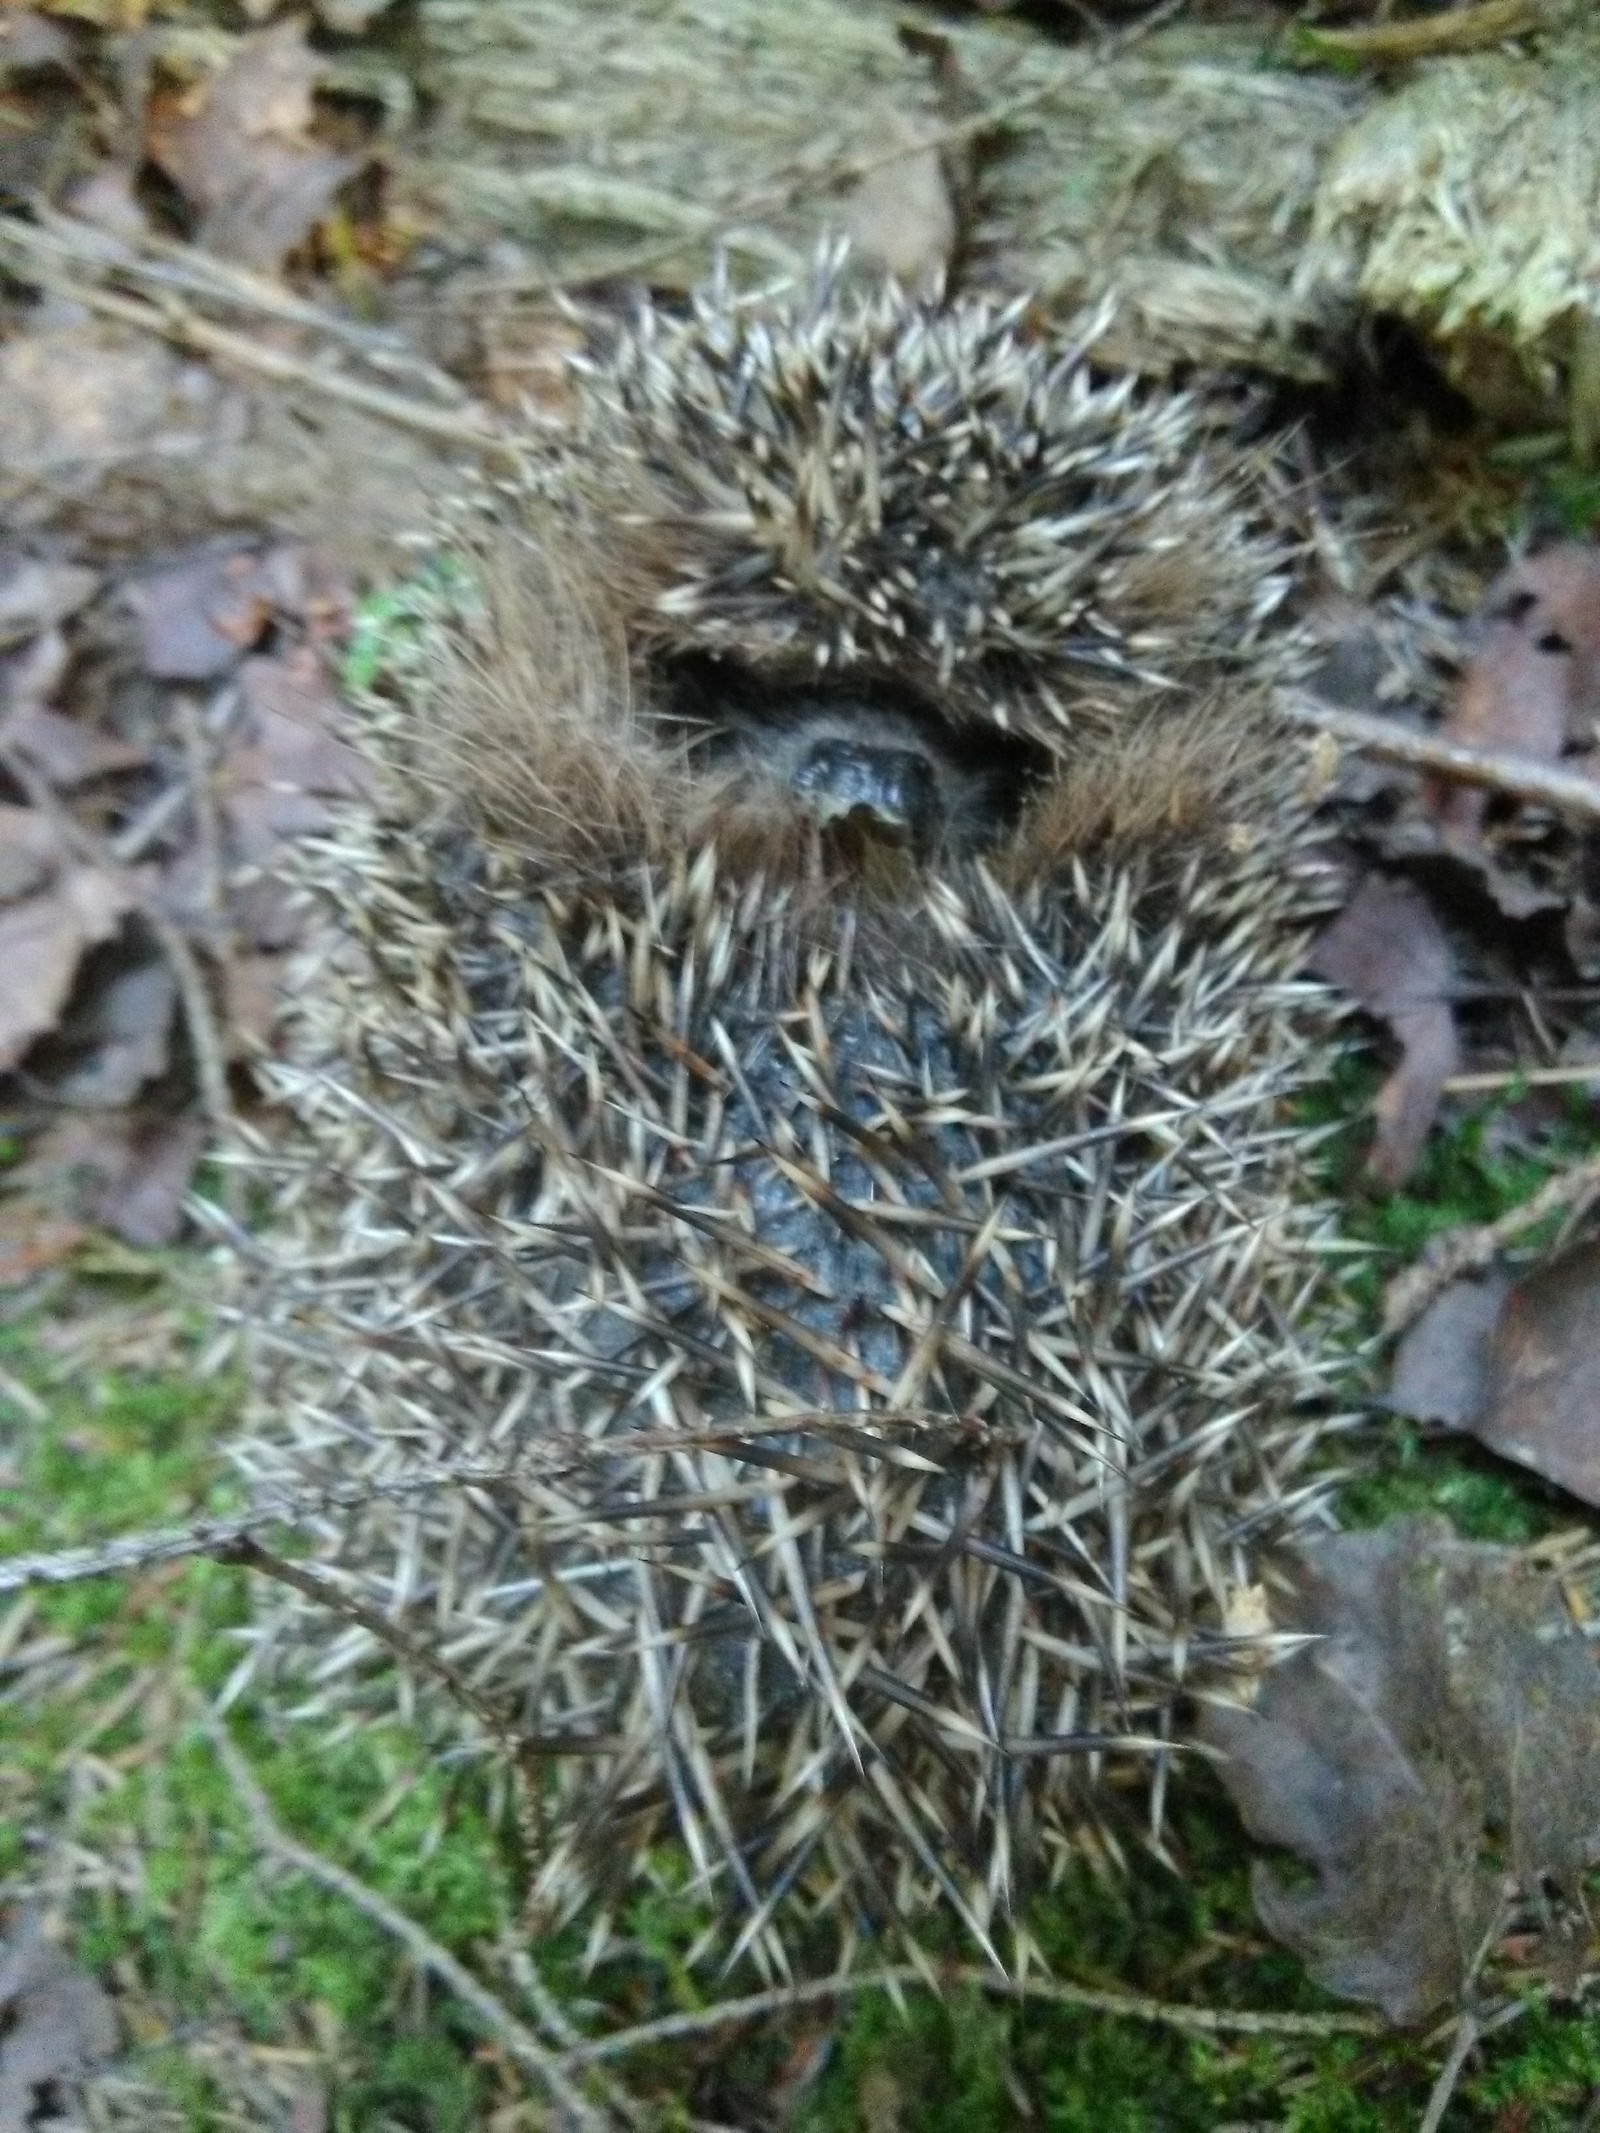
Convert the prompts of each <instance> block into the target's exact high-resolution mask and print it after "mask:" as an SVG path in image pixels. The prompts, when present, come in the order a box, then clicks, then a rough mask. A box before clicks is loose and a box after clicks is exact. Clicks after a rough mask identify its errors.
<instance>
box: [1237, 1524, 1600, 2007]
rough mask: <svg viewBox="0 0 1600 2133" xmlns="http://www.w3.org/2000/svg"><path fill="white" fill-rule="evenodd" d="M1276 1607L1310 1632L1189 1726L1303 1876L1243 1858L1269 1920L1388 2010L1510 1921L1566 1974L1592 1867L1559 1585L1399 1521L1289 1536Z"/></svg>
mask: <svg viewBox="0 0 1600 2133" xmlns="http://www.w3.org/2000/svg"><path fill="white" fill-rule="evenodd" d="M1274 1614H1275V1617H1276V1619H1277V1624H1278V1627H1279V1628H1280V1629H1286V1630H1292V1631H1303V1632H1309V1633H1311V1634H1312V1635H1313V1636H1314V1637H1315V1638H1316V1640H1317V1641H1316V1642H1314V1643H1312V1644H1309V1645H1308V1646H1306V1647H1304V1648H1303V1649H1302V1650H1300V1651H1299V1652H1297V1653H1295V1654H1294V1656H1293V1657H1291V1658H1290V1659H1288V1660H1286V1661H1285V1662H1284V1663H1283V1664H1282V1665H1280V1666H1278V1667H1275V1668H1273V1669H1272V1670H1271V1671H1270V1672H1269V1673H1268V1674H1267V1675H1266V1677H1265V1678H1264V1680H1263V1681H1262V1682H1261V1685H1260V1691H1259V1696H1258V1699H1257V1701H1256V1704H1255V1706H1254V1708H1246V1707H1244V1706H1242V1705H1220V1706H1213V1707H1211V1708H1209V1709H1208V1710H1207V1711H1206V1712H1205V1714H1204V1716H1203V1720H1202V1731H1203V1734H1204V1736H1205V1737H1206V1738H1207V1739H1208V1740H1209V1742H1210V1743H1211V1745H1212V1746H1213V1747H1216V1748H1218V1749H1220V1750H1221V1751H1222V1752H1223V1753H1224V1754H1225V1755H1226V1757H1227V1758H1228V1760H1227V1761H1226V1762H1225V1764H1224V1765H1223V1779H1224V1782H1225V1783H1226V1785H1227V1786H1228V1789H1229V1791H1230V1792H1231V1793H1232V1795H1233V1798H1234V1800H1235V1802H1236V1804H1237V1805H1238V1808H1239V1811H1240V1813H1241V1815H1242V1816H1243V1818H1244V1821H1245V1824H1246V1827H1247V1828H1248V1829H1249V1830H1250V1832H1251V1834H1252V1835H1253V1836H1254V1837H1256V1838H1257V1839H1258V1840H1259V1841H1261V1842H1263V1843H1267V1844H1273V1845H1279V1846H1282V1847H1284V1848H1286V1849H1287V1850H1289V1851H1292V1852H1294V1853H1295V1854H1297V1855H1298V1857H1299V1858H1300V1859H1301V1860H1303V1861H1304V1862H1305V1863H1306V1864H1307V1865H1308V1866H1309V1867H1311V1868H1312V1869H1313V1870H1314V1872H1315V1876H1316V1880H1315V1883H1314V1885H1313V1886H1310V1887H1303V1886H1294V1885H1291V1884H1289V1883H1288V1882H1286V1881H1285V1880H1284V1879H1283V1878H1282V1877H1281V1876H1279V1875H1278V1874H1277V1873H1275V1872H1274V1871H1273V1870H1272V1869H1270V1868H1268V1867H1266V1866H1264V1865H1263V1866H1258V1868H1257V1870H1256V1875H1255V1892H1256V1901H1257V1907H1258V1909H1259V1911H1260V1915H1261V1918H1262V1921H1263V1923H1264V1924H1265V1925H1266V1927H1267V1928H1268V1930H1269V1931H1270V1932H1272V1933H1273V1934H1274V1935H1275V1936H1276V1937H1277V1938H1278V1939H1280V1940H1282V1941H1283V1942H1284V1943H1285V1944H1286V1945H1287V1946H1289V1947H1291V1948H1293V1949H1295V1950H1296V1951H1297V1952H1298V1953H1299V1954H1300V1955H1301V1956H1302V1957H1303V1959H1304V1960H1305V1962H1306V1964H1307V1966H1308V1968H1309V1969H1310V1971H1311V1973H1312V1975H1313V1976H1314V1977H1315V1978H1316V1979H1317V1980H1318V1981H1319V1982H1320V1983H1321V1984H1322V1985H1324V1986H1326V1987H1327V1989H1328V1990H1329V1991H1332V1992H1336V1993H1339V1994H1340V1995H1342V1996H1343V1997H1345V1998H1348V1999H1359V2000H1366V2001H1370V2002H1372V2003H1373V2004H1375V2005H1377V2006H1379V2007H1381V2008H1382V2009H1383V2010H1384V2012H1385V2013H1386V2014H1387V2015H1388V2016H1389V2018H1390V2020H1391V2021H1394V2022H1415V2021H1418V2020H1420V2019H1422V2017H1424V2016H1425V2015H1427V2014H1429V2013H1430V2012H1432V2011H1433V2010H1434V2009H1436V2008H1437V2007H1439V2006H1441V2005H1442V2004H1444V2003H1446V2002H1448V2001H1450V2000H1452V1999H1455V1998H1458V1997H1459V1995H1460V1994H1461V1993H1462V1991H1463V1989H1464V1988H1465V1986H1466V1984H1467V1982H1468V1980H1469V1978H1470V1976H1471V1974H1472V1970H1473V1966H1474V1964H1475V1962H1476V1960H1477V1958H1478V1955H1479V1951H1480V1950H1481V1948H1482V1947H1483V1945H1484V1943H1485V1939H1486V1936H1487V1937H1490V1938H1492V1937H1493V1936H1494V1935H1495V1934H1496V1933H1497V1931H1498V1930H1499V1929H1501V1928H1502V1927H1504V1926H1505V1925H1508V1924H1512V1923H1516V1922H1517V1921H1518V1920H1519V1918H1520V1919H1521V1920H1523V1921H1525V1922H1526V1923H1528V1924H1529V1925H1530V1927H1531V1929H1532V1931H1533V1933H1534V1936H1535V1949H1536V1956H1537V1960H1538V1961H1539V1962H1540V1964H1541V1965H1542V1966H1543V1968H1544V1969H1545V1971H1546V1974H1547V1975H1549V1976H1550V1977H1551V1978H1552V1979H1553V1980H1554V1981H1555V1982H1556V1983H1558V1985H1563V1986H1565V1985H1567V1984H1569V1983H1570V1980H1571V1978H1572V1976H1573V1974H1574V1969H1573V1965H1574V1958H1575V1956H1576V1955H1577V1954H1578V1953H1579V1952H1580V1951H1579V1950H1578V1949H1577V1947H1576V1945H1575V1936H1574V1933H1573V1932H1572V1931H1571V1930H1570V1929H1569V1925H1568V1920H1569V1919H1571V1918H1575V1917H1577V1916H1578V1915H1580V1914H1579V1905H1580V1902H1581V1884H1582V1879H1583V1876H1584V1874H1585V1872H1586V1871H1587V1870H1588V1868H1589V1866H1590V1865H1592V1864H1593V1862H1594V1861H1595V1859H1596V1858H1600V1666H1597V1661H1596V1657H1595V1654H1594V1653H1593V1651H1592V1650H1591V1649H1590V1647H1589V1644H1588V1642H1587V1640H1586V1639H1585V1637H1584V1636H1583V1634H1582V1632H1581V1629H1580V1628H1579V1627H1578V1626H1577V1625H1576V1624H1574V1622H1573V1621H1572V1619H1571V1617H1570V1614H1569V1612H1568V1609H1567V1606H1566V1604H1565V1600H1564V1595H1563V1592H1562V1588H1561V1585H1560V1582H1559V1580H1558V1579H1556V1578H1555V1577H1553V1576H1551V1575H1549V1574H1547V1573H1545V1572H1543V1571H1541V1570H1539V1569H1537V1568H1536V1567H1534V1566H1533V1565H1531V1564H1530V1563H1529V1562H1528V1560H1527V1559H1526V1557H1524V1556H1523V1555H1522V1554H1521V1553H1520V1552H1519V1551H1517V1550H1514V1549H1504V1548H1491V1547H1483V1546H1478V1545H1475V1544H1471V1543H1468V1542H1465V1541H1459V1540H1457V1539H1456V1538H1455V1537H1454V1535H1453V1534H1452V1533H1451V1531H1450V1528H1449V1526H1448V1525H1447V1524H1446V1523H1445V1522H1444V1521H1443V1520H1442V1519H1398V1520H1394V1521H1391V1523H1390V1524H1388V1525H1386V1526H1384V1527H1381V1528H1379V1529H1378V1530H1376V1531H1373V1532H1368V1533H1343V1534H1337V1535H1333V1536H1330V1537H1328V1538H1326V1539H1322V1540H1317V1541H1311V1542H1307V1543H1305V1544H1304V1545H1303V1546H1302V1547H1301V1548H1299V1549H1298V1550H1296V1551H1295V1553H1294V1555H1293V1556H1292V1557H1291V1559H1290V1561H1289V1564H1288V1570H1287V1590H1286V1591H1284V1592H1281V1593H1280V1594H1279V1595H1277V1596H1276V1603H1275V1607H1274ZM1508 1887H1509V1890H1510V1897H1509V1902H1508V1898H1507V1894H1506V1891H1507V1889H1508Z"/></svg>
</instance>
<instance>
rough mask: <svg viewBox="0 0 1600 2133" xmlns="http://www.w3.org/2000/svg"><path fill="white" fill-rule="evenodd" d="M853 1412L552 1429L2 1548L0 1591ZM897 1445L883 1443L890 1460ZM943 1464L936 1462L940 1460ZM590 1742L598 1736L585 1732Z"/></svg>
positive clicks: (120, 1572) (67, 1580)
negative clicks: (176, 1515)
mask: <svg viewBox="0 0 1600 2133" xmlns="http://www.w3.org/2000/svg"><path fill="white" fill-rule="evenodd" d="M853 1419H854V1418H853V1414H852V1416H849V1417H846V1416H836V1415H834V1414H832V1413H831V1412H830V1411H828V1410H824V1409H809V1408H808V1409H802V1410H798V1411H797V1412H796V1413H794V1414H792V1415H775V1416H770V1417H766V1418H763V1419H762V1420H760V1421H759V1422H755V1423H739V1424H731V1423H730V1424H728V1425H727V1426H725V1427H717V1426H712V1427H710V1428H707V1429H698V1430H671V1429H656V1430H625V1431H619V1432H618V1433H617V1435H616V1436H614V1437H600V1438H592V1437H585V1436H583V1435H581V1434H580V1433H578V1432H576V1431H568V1432H554V1431H553V1432H552V1433H551V1434H550V1435H549V1436H548V1437H546V1438H545V1439H544V1440H543V1441H542V1443H541V1444H540V1445H539V1446H538V1448H537V1450H536V1451H534V1452H531V1453H530V1452H524V1453H521V1454H519V1455H518V1456H517V1457H516V1458H512V1459H461V1460H454V1461H448V1460H446V1461H431V1460H430V1461H428V1462H426V1463H424V1464H419V1465H418V1466H416V1467H414V1468H412V1469H410V1470H409V1471H408V1472H406V1473H404V1474H397V1475H393V1476H390V1477H388V1478H387V1479H383V1480H376V1479H372V1478H369V1477H362V1476H358V1477H356V1478H355V1479H354V1480H351V1481H346V1482H340V1483H338V1484H336V1485H335V1486H334V1487H331V1488H326V1489H317V1490H307V1492H306V1493H305V1495H303V1496H298V1497H296V1496H268V1497H267V1498H266V1499H265V1500H264V1501H262V1502H260V1503H257V1504H254V1505H252V1506H251V1508H250V1509H248V1510H245V1511H239V1512H236V1513H233V1514H231V1515H230V1514H224V1515H222V1516H218V1517H202V1518H196V1519H194V1520H192V1521H191V1522H190V1524H188V1525H187V1526H156V1527H146V1528H145V1529H144V1530H143V1531H141V1532H134V1533H125V1534H121V1535H119V1536H118V1537H117V1538H116V1539H114V1540H108V1541H103V1542H101V1543H100V1545H99V1546H97V1547H85V1548H61V1549H56V1550H53V1551H51V1552H49V1553H47V1554H42V1555H16V1556H10V1557H6V1558H0V1596H3V1595H4V1594H6V1593H8V1592H21V1591H22V1590H24V1588H26V1587H27V1586H30V1585H75V1584H79V1583H81V1582H82V1581H83V1580H84V1579H86V1578H97V1577H125V1576H127V1575H128V1574H130V1573H131V1572H133V1571H136V1570H148V1569H151V1568H153V1567H154V1566H155V1565H156V1564H158V1563H173V1562H181V1561H183V1560H184V1559H185V1558H186V1557H189V1556H197V1555H213V1556H215V1555H225V1554H227V1553H228V1551H229V1550H231V1549H235V1548H237V1547H238V1546H239V1545H240V1543H241V1542H242V1541H244V1540H246V1539H247V1538H248V1537H249V1536H250V1535H251V1534H253V1533H259V1532H261V1531H262V1530H263V1529H265V1528H267V1527H270V1526H304V1525H307V1524H309V1523H310V1522H311V1521H312V1520H313V1519H316V1518H320V1517H323V1516H326V1515H327V1514H329V1513H331V1512H337V1511H346V1510H352V1509H359V1508H360V1507H362V1506H363V1505H366V1504H370V1503H372V1502H374V1501H375V1500H376V1499H377V1498H379V1497H390V1498H403V1497H406V1496H411V1495H415V1494H417V1493H418V1492H419V1491H428V1490H432V1489H484V1488H495V1487H508V1486H510V1487H515V1486H517V1485H519V1484H523V1485H525V1484H527V1483H529V1482H532V1481H535V1480H538V1479H539V1478H540V1477H541V1476H544V1475H549V1474H558V1473H560V1472H562V1471H563V1470H564V1469H566V1468H570V1467H581V1466H585V1465H592V1464H594V1463H595V1462H597V1461H600V1460H611V1459H615V1458H618V1457H623V1456H628V1455H630V1454H639V1453H649V1452H666V1451H674V1452H675V1451H697V1450H706V1449H717V1448H720V1447H723V1446H726V1447H727V1448H728V1449H729V1450H731V1451H734V1452H737V1450H738V1447H739V1445H740V1444H741V1443H743V1442H748V1441H750V1440H752V1439H756V1438H760V1437H764V1436H777V1435H787V1434H788V1433H789V1432H790V1431H793V1430H796V1429H803V1430H808V1431H811V1430H814V1431H815V1432H816V1433H817V1434H818V1435H819V1436H826V1434H827V1428H828V1424H829V1423H830V1422H835V1421H837V1422H840V1423H843V1424H845V1425H846V1426H848V1425H849V1423H850V1422H851V1421H852V1420H853ZM876 1419H877V1420H879V1421H882V1420H884V1419H888V1420H891V1421H904V1422H907V1423H915V1422H917V1421H919V1420H920V1419H921V1418H919V1417H915V1416H889V1417H887V1418H885V1417H883V1416H879V1417H877V1418H876ZM850 1441H851V1443H852V1445H853V1447H854V1448H855V1449H856V1450H857V1451H859V1452H862V1453H864V1454H865V1453H867V1452H868V1451H869V1450H870V1449H871V1447H870V1446H868V1445H867V1444H866V1443H865V1442H864V1441H863V1440H862V1438H861V1437H860V1435H859V1433H858V1432H857V1431H856V1430H854V1429H853V1428H852V1429H851V1431H850ZM895 1450H896V1447H895V1446H894V1445H892V1444H889V1445H886V1446H885V1447H884V1456H885V1458H886V1459H890V1460H891V1461H892V1459H893V1455H894V1452H895ZM935 1471H937V1469H935ZM581 1745H583V1746H584V1747H586V1748H593V1747H594V1746H596V1745H597V1744H596V1743H595V1742H593V1741H585V1742H583V1743H582V1744H581Z"/></svg>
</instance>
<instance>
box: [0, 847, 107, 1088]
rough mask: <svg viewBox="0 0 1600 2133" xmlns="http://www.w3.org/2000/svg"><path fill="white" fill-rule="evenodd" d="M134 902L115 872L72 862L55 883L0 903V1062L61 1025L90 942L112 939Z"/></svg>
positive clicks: (9, 1063)
mask: <svg viewBox="0 0 1600 2133" xmlns="http://www.w3.org/2000/svg"><path fill="white" fill-rule="evenodd" d="M133 903H134V895H133V891H132V889H131V888H130V886H129V885H128V883H126V882H125V881H121V880H119V879H118V878H117V877H116V876H115V875H113V874H108V873H105V872H103V871H102V870H101V869H100V868H98V867H90V866H80V865H68V866H65V867H64V868H63V869H62V870H61V871H60V872H59V873H58V874H57V876H56V878H55V880H54V881H53V882H52V883H51V885H50V886H49V887H48V888H46V889H43V890H41V891H39V892H38V893H37V894H35V895H32V896H27V897H24V898H23V899H22V900H21V901H20V902H17V903H12V904H8V905H6V906H4V907H3V908H0V970H3V971H4V972H5V983H4V985H3V986H0V1069H4V1068H7V1067H14V1066H15V1065H16V1064H17V1063H18V1061H19V1060H20V1059H21V1058H22V1056H23V1054H24V1053H25V1052H26V1051H27V1050H28V1048H29V1046H30V1045H31V1044H33V1043H34V1042H35V1040H36V1039H38V1038H39V1037H42V1036H43V1035H44V1034H45V1032H46V1031H47V1030H51V1029H54V1027H55V1026H56V1023H57V1021H58V1020H59V1018H60V1015H61V1011H62V1009H63V1008H64V1007H65V1006H66V1003H67V998H68V995H69V994H70V993H71V991H72V983H73V980H74V978H75V977H76V976H77V973H78V964H79V961H80V959H81V957H82V955H83V952H84V950H85V949H86V948H90V947H93V946H94V945H95V944H96V943H97V942H100V941H106V940H110V938H111V937H112V935H113V934H114V933H115V932H116V931H117V929H118V927H119V926H120V925H121V923H122V920H123V919H124V917H126V915H127V913H128V912H129V911H130V910H131V909H132V907H133Z"/></svg>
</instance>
